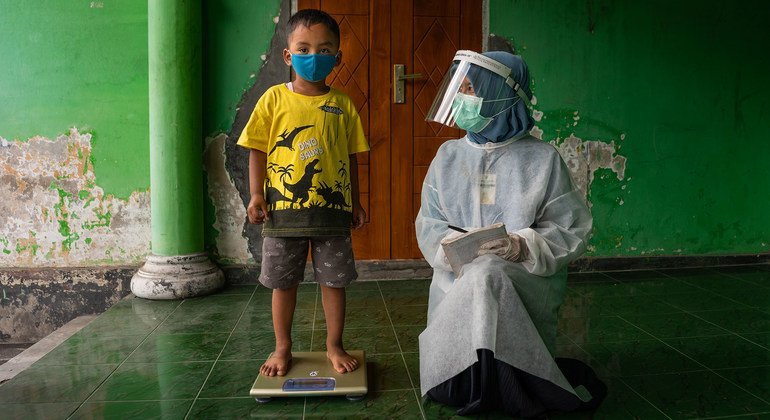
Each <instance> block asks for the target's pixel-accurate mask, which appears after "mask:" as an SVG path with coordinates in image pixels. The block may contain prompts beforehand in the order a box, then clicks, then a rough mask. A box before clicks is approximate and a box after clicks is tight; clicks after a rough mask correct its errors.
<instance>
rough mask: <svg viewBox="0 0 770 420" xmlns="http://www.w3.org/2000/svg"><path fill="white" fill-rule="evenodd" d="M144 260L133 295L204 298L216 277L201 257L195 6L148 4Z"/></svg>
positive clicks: (217, 283) (186, 1)
mask: <svg viewBox="0 0 770 420" xmlns="http://www.w3.org/2000/svg"><path fill="white" fill-rule="evenodd" d="M147 17H148V19H147V20H148V30H149V33H148V42H149V48H148V51H149V75H150V80H149V82H150V83H149V88H150V92H149V93H150V95H149V96H150V195H151V207H152V255H151V256H150V257H148V259H147V263H145V265H144V266H143V267H142V268H141V269H140V270H139V272H138V273H137V274H136V275H135V276H134V278H133V279H132V280H131V290H132V291H133V292H134V294H135V295H137V296H140V297H145V298H148V299H174V298H185V297H191V296H198V295H203V294H206V293H210V292H212V291H214V290H216V289H218V288H219V287H221V286H222V284H224V276H223V274H222V271H221V270H219V268H217V267H216V266H215V265H214V264H213V263H212V262H211V261H210V260H209V258H208V256H207V255H206V254H205V253H204V252H203V181H202V176H203V174H202V171H203V169H202V167H203V166H202V153H203V146H202V138H203V137H202V133H201V114H202V110H201V96H202V86H201V81H202V77H201V67H202V59H201V0H149V2H148V15H147Z"/></svg>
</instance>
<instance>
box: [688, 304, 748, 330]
mask: <svg viewBox="0 0 770 420" xmlns="http://www.w3.org/2000/svg"><path fill="white" fill-rule="evenodd" d="M724 311H725V309H720V310H714V311H685V312H686V313H687V314H689V315H691V316H694V317H696V318H698V319H700V320H701V321H704V322H708V323H709V324H711V325H713V326H715V327H717V328H720V329H722V330H725V331H727V332H729V333H730V334H735V335H739V334H750V333H741V332H739V331H731V330H728V329H727V328H725V327H723V326H721V325H719V324H715V323H713V322H711V321H709V320H708V319H706V318H703V317H700V316H698V314H701V313H710V312H724Z"/></svg>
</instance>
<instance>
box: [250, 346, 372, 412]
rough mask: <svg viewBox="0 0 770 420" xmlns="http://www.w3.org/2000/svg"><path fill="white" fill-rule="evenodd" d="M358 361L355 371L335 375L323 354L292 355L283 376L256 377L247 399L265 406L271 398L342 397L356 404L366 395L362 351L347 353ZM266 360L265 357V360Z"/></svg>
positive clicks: (300, 353) (364, 362)
mask: <svg viewBox="0 0 770 420" xmlns="http://www.w3.org/2000/svg"><path fill="white" fill-rule="evenodd" d="M348 354H350V355H351V356H353V357H355V358H356V360H358V369H356V370H354V371H352V372H347V373H339V372H337V371H336V370H334V367H333V366H332V364H331V362H330V361H329V359H327V358H326V352H322V351H308V352H292V360H291V366H290V367H289V372H288V373H287V374H286V375H285V376H265V375H261V374H260V375H259V376H257V379H256V380H255V381H254V385H252V386H251V391H250V392H249V395H251V396H252V397H254V398H255V399H256V400H257V402H260V403H266V402H268V401H270V400H271V399H272V398H273V397H312V396H321V395H323V396H327V395H344V396H345V397H346V398H347V399H349V400H351V401H359V400H362V399H363V398H364V396H365V395H366V393H367V392H368V389H369V388H368V386H367V383H366V357H365V356H364V352H363V350H353V351H348ZM268 357H269V356H268Z"/></svg>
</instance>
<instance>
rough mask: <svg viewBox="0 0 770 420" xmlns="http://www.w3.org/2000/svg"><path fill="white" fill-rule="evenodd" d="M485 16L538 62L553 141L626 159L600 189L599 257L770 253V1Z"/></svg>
mask: <svg viewBox="0 0 770 420" xmlns="http://www.w3.org/2000/svg"><path fill="white" fill-rule="evenodd" d="M489 16H490V22H489V23H490V32H491V33H494V34H496V35H499V36H501V37H504V38H506V39H508V40H509V41H511V43H512V44H513V45H514V46H515V48H516V51H517V52H518V53H519V54H521V55H522V56H523V57H524V58H525V60H526V61H527V63H528V64H529V66H530V73H531V75H532V86H533V89H534V94H535V95H536V97H537V100H538V104H537V106H536V108H537V109H538V110H539V111H542V112H543V117H542V119H541V120H540V122H538V126H539V127H540V128H541V129H542V130H543V136H542V137H543V139H544V140H547V141H554V142H555V144H559V143H561V142H563V141H564V139H565V138H566V137H568V136H569V135H570V134H573V133H574V136H575V137H578V138H581V139H583V140H584V141H586V140H599V141H602V142H606V143H610V142H612V141H614V142H615V144H616V145H617V153H618V154H620V155H623V156H625V157H626V158H627V162H626V168H625V176H624V179H622V180H619V179H618V177H617V176H616V174H615V173H612V172H611V171H609V170H599V171H598V172H597V173H596V174H595V175H596V178H595V179H594V181H593V183H592V185H591V187H590V194H589V200H590V201H591V203H592V206H593V207H592V211H593V214H594V218H595V231H594V237H593V239H592V247H593V248H592V250H593V251H592V255H597V256H615V255H672V254H674V255H677V254H741V253H746V254H749V253H761V252H767V251H768V246H769V244H768V242H770V241H769V240H770V217H768V216H767V215H768V214H770V194H768V191H770V165H768V163H767V162H768V160H770V148H768V141H770V78H768V77H767V75H768V74H770V61H769V60H768V58H767V51H768V50H770V25H767V22H768V20H769V19H770V9H769V8H768V6H767V4H765V3H764V2H741V3H731V2H722V1H715V0H709V1H702V0H697V1H696V0H687V1H677V2H670V1H662V0H653V1H644V2H633V1H594V0H589V1H577V0H558V1H557V0H551V1H541V0H490V13H489ZM575 112H578V114H577V115H576V114H575ZM576 116H579V119H576V118H575V117H576ZM621 138H622V140H621Z"/></svg>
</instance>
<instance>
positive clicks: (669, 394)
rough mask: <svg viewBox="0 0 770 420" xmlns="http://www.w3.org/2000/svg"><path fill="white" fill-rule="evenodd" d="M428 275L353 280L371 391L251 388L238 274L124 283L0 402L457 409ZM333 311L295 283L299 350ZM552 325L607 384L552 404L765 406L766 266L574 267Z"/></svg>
mask: <svg viewBox="0 0 770 420" xmlns="http://www.w3.org/2000/svg"><path fill="white" fill-rule="evenodd" d="M428 285H429V280H427V279H415V280H401V281H370V282H359V283H355V284H354V285H353V286H351V287H350V289H349V290H348V312H347V313H348V319H347V325H346V330H345V340H346V345H347V347H348V348H350V349H364V350H365V351H366V352H367V357H368V363H367V366H366V369H367V371H368V378H369V384H370V394H369V395H368V396H367V398H366V399H365V400H364V401H362V402H349V401H347V400H345V399H344V398H285V399H278V400H274V401H272V402H270V403H268V404H263V405H260V404H258V403H256V402H255V401H254V400H253V399H252V398H250V397H249V396H248V392H249V389H250V387H251V384H252V383H253V381H254V379H255V377H256V376H257V372H258V369H259V366H260V364H261V362H262V361H263V360H264V358H265V357H266V355H267V354H268V353H270V351H271V350H272V346H273V333H272V328H271V321H270V292H269V290H267V289H265V288H263V287H261V286H232V287H229V288H227V289H226V290H224V291H222V292H220V293H218V294H216V295H212V296H207V297H202V298H195V299H187V300H184V301H147V300H142V299H130V298H129V299H124V300H123V301H121V302H119V303H118V304H116V305H115V306H113V307H112V308H110V309H109V310H108V311H107V312H105V313H104V314H102V315H100V316H99V317H98V318H97V319H96V320H94V321H93V322H92V323H90V324H89V325H88V326H86V327H85V328H84V329H82V330H81V331H79V332H78V333H76V334H75V335H73V336H72V337H71V338H69V339H68V340H67V341H65V342H64V343H62V344H61V345H60V346H59V347H57V348H56V349H54V350H53V351H52V352H50V353H49V354H48V355H46V356H45V357H44V358H42V359H41V360H39V361H38V362H37V363H35V364H34V365H32V366H31V367H30V368H29V369H27V370H26V371H24V372H22V373H20V374H19V375H18V376H16V377H15V378H13V379H12V380H10V381H8V382H6V383H4V384H2V385H0V402H2V403H3V405H2V407H0V418H3V419H15V418H19V419H30V418H44V419H57V418H62V419H63V418H73V419H98V418H110V419H112V418H115V419H125V418H130V419H149V418H164V419H166V418H167V419H177V418H178V419H183V418H189V419H209V418H228V419H229V418H354V419H358V418H386V419H409V418H415V419H420V418H427V419H443V418H451V417H452V416H453V410H452V409H450V408H448V407H442V406H440V405H437V404H435V403H431V402H424V401H423V400H422V398H421V397H420V393H419V389H418V387H419V376H418V375H419V360H418V353H417V352H418V348H417V336H418V335H419V333H420V332H421V330H422V329H423V327H424V325H425V321H426V310H427V303H428ZM324 325H325V324H324V318H323V312H322V309H321V306H320V294H319V292H318V290H317V287H316V286H315V285H312V284H307V285H302V286H301V289H300V294H299V299H298V305H297V312H296V319H295V325H294V348H295V350H297V351H309V350H310V351H318V350H323V349H324V348H323V347H324V346H323V343H324V337H325V332H324ZM559 331H560V335H559V341H558V355H560V356H567V357H574V358H578V359H581V360H584V361H586V362H588V363H589V364H590V365H591V366H593V367H594V368H595V369H596V371H597V373H598V374H599V376H600V377H601V378H602V379H604V380H605V382H606V383H607V384H608V387H609V396H608V397H607V399H606V400H605V402H604V404H603V405H602V406H601V407H600V408H599V409H598V410H597V411H596V412H595V413H571V414H557V415H552V416H551V418H556V419H573V418H577V419H582V418H597V419H598V418H606V419H631V418H639V419H657V418H672V419H681V418H732V417H744V418H768V419H770V266H766V265H762V266H741V267H732V268H730V267H723V268H702V269H681V270H657V271H653V270H650V271H626V272H604V273H580V274H572V275H570V280H569V293H568V295H567V298H566V301H565V303H564V305H563V307H562V311H561V318H560V325H559ZM498 417H502V416H501V415H500V413H492V414H491V415H489V416H484V417H483V418H498Z"/></svg>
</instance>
